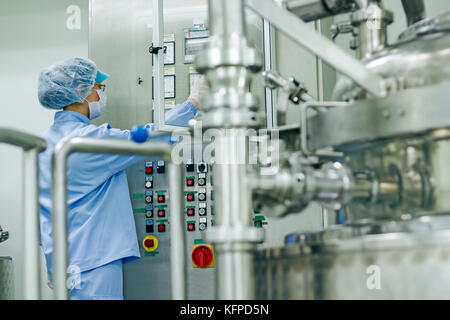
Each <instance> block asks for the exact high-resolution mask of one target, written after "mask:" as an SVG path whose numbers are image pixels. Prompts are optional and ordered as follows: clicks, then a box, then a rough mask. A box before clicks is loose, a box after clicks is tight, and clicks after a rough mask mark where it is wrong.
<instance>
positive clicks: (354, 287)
mask: <svg viewBox="0 0 450 320" xmlns="http://www.w3.org/2000/svg"><path fill="white" fill-rule="evenodd" d="M448 222H449V218H448V217H441V218H433V219H431V218H426V219H425V218H422V219H421V220H417V221H414V222H408V223H407V222H405V223H385V224H380V225H377V226H366V227H349V226H346V227H339V228H335V229H334V230H333V229H329V230H327V231H322V232H317V233H310V234H298V235H297V241H296V242H297V243H295V244H291V245H286V246H285V247H282V248H277V249H266V250H261V251H259V252H258V253H257V255H256V256H257V257H256V259H255V277H256V281H255V283H256V285H257V287H256V292H257V298H258V299H389V300H391V299H448V297H449V296H450V274H449V273H448V269H449V267H450V230H449V229H448V227H449V225H448ZM441 227H444V228H447V229H441Z"/></svg>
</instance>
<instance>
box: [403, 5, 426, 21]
mask: <svg viewBox="0 0 450 320" xmlns="http://www.w3.org/2000/svg"><path fill="white" fill-rule="evenodd" d="M402 5H403V10H404V11H405V15H406V22H407V24H408V27H409V26H410V25H412V24H414V23H416V22H419V21H420V20H423V19H425V18H426V13H425V4H424V2H423V0H402Z"/></svg>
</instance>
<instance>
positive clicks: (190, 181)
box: [186, 179, 194, 187]
mask: <svg viewBox="0 0 450 320" xmlns="http://www.w3.org/2000/svg"><path fill="white" fill-rule="evenodd" d="M186 184H187V185H188V187H190V186H193V185H194V179H187V181H186Z"/></svg>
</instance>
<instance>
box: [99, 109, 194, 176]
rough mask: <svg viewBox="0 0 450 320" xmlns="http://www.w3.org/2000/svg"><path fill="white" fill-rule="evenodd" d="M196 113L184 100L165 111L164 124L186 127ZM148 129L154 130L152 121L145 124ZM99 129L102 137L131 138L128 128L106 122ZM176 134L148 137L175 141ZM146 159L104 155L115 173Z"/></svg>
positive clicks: (154, 139)
mask: <svg viewBox="0 0 450 320" xmlns="http://www.w3.org/2000/svg"><path fill="white" fill-rule="evenodd" d="M196 113H197V109H196V108H195V106H194V105H193V103H192V102H189V101H186V102H184V103H182V104H179V105H176V106H175V107H173V108H172V109H171V110H169V111H167V112H166V113H165V116H166V124H167V125H172V126H181V127H186V126H187V125H188V123H189V120H191V119H193V118H194V116H195V115H196ZM145 127H146V128H147V129H148V130H149V131H154V130H155V126H154V124H153V123H149V124H147V125H146V126H145ZM99 129H101V131H102V133H101V135H102V137H103V138H113V139H128V140H130V139H131V133H130V130H120V129H114V128H110V127H108V124H104V125H102V126H101V127H100V128H99ZM177 138H178V137H177V136H172V135H165V136H158V137H149V138H148V140H150V141H163V142H167V143H171V144H172V143H175V142H176V140H177ZM144 159H146V157H142V156H125V155H104V161H105V166H107V167H108V168H109V169H110V171H111V172H112V173H113V174H115V173H117V172H120V171H122V170H125V169H126V168H128V167H129V166H132V165H133V164H135V163H137V162H139V161H142V160H144Z"/></svg>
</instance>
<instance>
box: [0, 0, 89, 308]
mask: <svg viewBox="0 0 450 320" xmlns="http://www.w3.org/2000/svg"><path fill="white" fill-rule="evenodd" d="M70 5H78V6H79V7H80V9H81V20H80V21H81V24H80V30H69V29H68V28H67V26H66V20H67V19H68V18H69V16H70V14H67V13H66V9H67V7H68V6H70ZM88 8H89V5H88V0H39V1H36V0H2V1H0V30H1V32H0V99H1V103H0V111H1V113H0V126H2V127H11V128H15V129H20V130H23V131H25V132H28V133H32V134H36V135H41V134H42V133H43V132H44V131H45V130H46V129H47V128H48V127H49V126H50V124H51V123H52V121H53V114H54V112H53V111H49V110H46V109H44V108H43V107H41V106H40V104H39V102H38V99H37V77H38V74H39V72H40V71H41V70H42V69H43V68H44V67H46V66H48V65H50V64H52V63H53V62H55V61H57V60H60V59H63V58H66V57H69V56H73V55H80V56H84V57H87V56H88ZM21 171H22V154H21V151H20V150H19V149H17V148H15V147H10V146H6V145H0V179H1V183H0V225H1V226H2V227H3V229H4V230H8V231H9V233H10V239H9V240H7V241H6V242H4V243H1V244H0V256H12V257H13V260H14V267H15V287H16V299H23V282H22V271H23V267H22V265H23V248H24V246H25V245H26V242H27V239H26V234H24V233H23V231H22V229H23V228H22V222H23V220H22V210H23V203H24V201H26V199H24V198H23V194H22V192H21V189H22V172H21ZM42 261H43V262H44V260H42ZM44 275H45V273H44ZM45 279H46V276H45ZM43 288H44V296H45V297H47V298H48V297H50V294H51V291H50V290H49V289H48V288H47V287H46V285H44V286H43Z"/></svg>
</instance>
